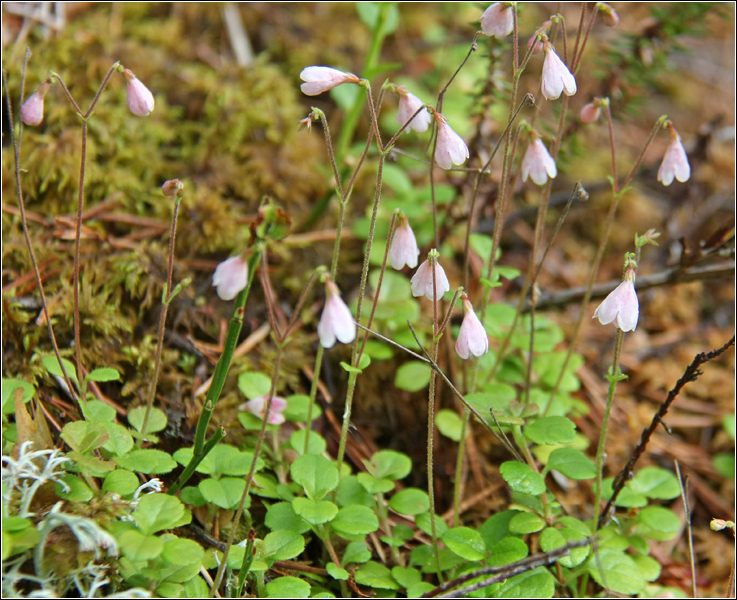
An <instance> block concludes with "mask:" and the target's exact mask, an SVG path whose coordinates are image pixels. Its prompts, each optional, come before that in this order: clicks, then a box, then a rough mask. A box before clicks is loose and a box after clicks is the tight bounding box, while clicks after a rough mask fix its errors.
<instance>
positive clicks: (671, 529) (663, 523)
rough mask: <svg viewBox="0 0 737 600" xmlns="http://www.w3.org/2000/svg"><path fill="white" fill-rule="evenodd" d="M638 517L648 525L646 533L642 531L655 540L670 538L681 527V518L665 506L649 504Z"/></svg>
mask: <svg viewBox="0 0 737 600" xmlns="http://www.w3.org/2000/svg"><path fill="white" fill-rule="evenodd" d="M637 518H638V521H639V522H640V523H642V524H643V525H646V526H647V527H648V529H649V531H647V532H646V533H645V532H640V533H642V535H646V536H647V537H650V538H652V539H654V540H659V541H663V540H670V539H672V538H674V537H675V536H676V535H677V534H678V532H679V531H680V529H681V520H680V519H679V518H678V517H677V516H676V515H675V513H673V511H672V510H669V509H667V508H663V507H662V506H648V507H647V508H643V509H642V510H641V511H640V513H639V515H638V517H637Z"/></svg>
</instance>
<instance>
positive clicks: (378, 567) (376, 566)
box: [355, 561, 401, 590]
mask: <svg viewBox="0 0 737 600" xmlns="http://www.w3.org/2000/svg"><path fill="white" fill-rule="evenodd" d="M355 578H356V583H358V584H360V585H367V586H370V587H372V588H378V589H383V590H398V589H399V588H400V587H401V586H400V585H399V584H398V583H397V582H396V581H395V580H394V577H392V572H391V571H390V570H389V569H388V568H387V567H385V566H384V565H382V564H381V563H377V562H374V561H369V562H367V563H365V564H363V565H361V567H360V568H359V569H358V570H357V571H356V573H355Z"/></svg>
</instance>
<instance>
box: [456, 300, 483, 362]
mask: <svg viewBox="0 0 737 600" xmlns="http://www.w3.org/2000/svg"><path fill="white" fill-rule="evenodd" d="M488 351H489V336H487V335H486V330H485V329H484V326H483V325H482V324H481V321H479V318H478V317H477V316H476V313H475V312H474V311H473V306H471V302H470V301H469V299H468V297H467V296H466V295H465V294H463V323H461V330H460V331H459V332H458V340H457V341H456V352H458V356H460V357H461V358H462V359H463V360H466V359H468V358H470V357H471V355H472V354H473V355H474V356H483V355H484V354H486V353H487V352H488Z"/></svg>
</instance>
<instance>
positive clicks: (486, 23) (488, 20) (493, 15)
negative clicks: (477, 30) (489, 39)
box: [481, 2, 514, 38]
mask: <svg viewBox="0 0 737 600" xmlns="http://www.w3.org/2000/svg"><path fill="white" fill-rule="evenodd" d="M481 29H482V31H483V32H484V33H485V34H486V35H490V36H494V37H498V38H503V37H507V36H508V35H509V34H510V33H512V32H513V31H514V12H513V11H512V8H511V6H510V5H509V3H508V2H494V4H492V5H491V6H489V8H487V9H486V10H485V11H484V14H483V15H481Z"/></svg>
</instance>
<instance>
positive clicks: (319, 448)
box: [289, 429, 328, 454]
mask: <svg viewBox="0 0 737 600" xmlns="http://www.w3.org/2000/svg"><path fill="white" fill-rule="evenodd" d="M306 437H307V431H305V430H304V429H298V430H297V431H295V432H294V433H293V434H292V436H291V437H290V438H289V445H290V446H291V447H292V449H293V450H294V451H295V452H298V453H299V454H302V453H303V452H304V449H305V438H306ZM327 447H328V443H327V442H326V441H325V438H324V437H322V436H321V435H320V434H319V433H317V432H316V431H310V442H309V444H308V445H307V454H322V453H323V452H325V450H326V449H327Z"/></svg>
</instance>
